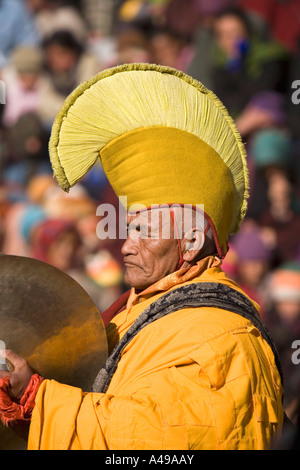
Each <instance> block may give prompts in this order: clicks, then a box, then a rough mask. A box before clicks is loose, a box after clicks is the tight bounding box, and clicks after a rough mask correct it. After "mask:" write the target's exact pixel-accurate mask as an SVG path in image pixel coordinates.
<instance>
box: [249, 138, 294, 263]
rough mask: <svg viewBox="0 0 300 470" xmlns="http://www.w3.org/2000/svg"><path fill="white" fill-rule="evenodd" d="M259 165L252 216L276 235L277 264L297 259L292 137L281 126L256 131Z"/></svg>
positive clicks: (253, 151) (253, 149) (254, 144)
mask: <svg viewBox="0 0 300 470" xmlns="http://www.w3.org/2000/svg"><path fill="white" fill-rule="evenodd" d="M250 155H251V158H253V161H254V164H255V166H256V175H255V179H254V187H253V189H252V193H251V197H250V205H249V217H250V216H253V215H254V217H255V218H256V220H257V221H258V222H259V224H260V225H261V226H262V227H264V228H266V229H268V230H269V234H271V233H272V234H273V241H274V246H275V251H274V256H275V259H276V261H277V263H281V262H284V261H288V260H292V259H295V258H296V256H297V250H298V245H299V233H300V204H299V199H298V195H297V192H296V187H295V186H294V184H293V174H292V173H293V170H292V169H293V154H292V146H291V139H290V136H289V135H288V134H286V133H285V132H283V131H280V130H279V129H268V130H264V131H260V132H258V133H256V135H255V137H254V138H253V140H252V145H251V147H250Z"/></svg>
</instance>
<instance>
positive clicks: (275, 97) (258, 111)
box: [236, 90, 287, 141]
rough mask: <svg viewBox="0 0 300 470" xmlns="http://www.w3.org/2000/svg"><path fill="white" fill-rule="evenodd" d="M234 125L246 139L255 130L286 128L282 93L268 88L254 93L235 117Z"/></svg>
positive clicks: (284, 103) (285, 113)
mask: <svg viewBox="0 0 300 470" xmlns="http://www.w3.org/2000/svg"><path fill="white" fill-rule="evenodd" d="M236 125H237V128H238V130H239V132H240V133H241V135H242V136H243V138H246V139H247V141H249V139H250V138H251V137H252V136H253V135H254V134H255V133H256V132H257V131H260V130H264V129H270V128H272V129H274V128H279V129H284V128H286V126H287V111H286V101H285V97H284V95H283V94H281V93H278V92H276V91H269V90H266V91H261V92H258V93H256V94H254V95H253V96H252V98H251V99H250V101H249V102H248V103H247V105H246V106H245V108H244V109H243V111H242V112H241V114H240V115H239V117H238V118H237V120H236Z"/></svg>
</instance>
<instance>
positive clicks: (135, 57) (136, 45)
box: [111, 25, 152, 65]
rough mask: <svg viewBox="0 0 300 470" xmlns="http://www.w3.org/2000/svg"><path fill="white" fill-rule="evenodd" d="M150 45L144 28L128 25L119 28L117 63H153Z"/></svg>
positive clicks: (117, 35)
mask: <svg viewBox="0 0 300 470" xmlns="http://www.w3.org/2000/svg"><path fill="white" fill-rule="evenodd" d="M151 61H152V57H151V54H150V44H149V41H148V38H147V35H146V34H145V32H144V31H143V30H142V28H140V27H138V26H135V25H127V26H124V25H123V26H122V27H120V28H119V31H118V33H116V57H115V63H114V64H111V65H117V64H126V63H134V62H151Z"/></svg>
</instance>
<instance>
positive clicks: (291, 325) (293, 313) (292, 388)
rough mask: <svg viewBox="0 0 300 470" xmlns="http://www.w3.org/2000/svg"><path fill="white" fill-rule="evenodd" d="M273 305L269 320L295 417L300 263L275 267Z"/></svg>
mask: <svg viewBox="0 0 300 470" xmlns="http://www.w3.org/2000/svg"><path fill="white" fill-rule="evenodd" d="M270 286H271V288H270V298H271V306H270V308H269V309H268V311H267V312H266V315H265V322H266V324H267V326H268V328H269V331H270V333H271V335H272V337H273V339H274V341H275V344H276V346H277V349H278V352H279V355H280V358H281V364H282V370H283V376H284V383H285V387H284V388H285V394H284V400H285V401H284V405H285V408H286V411H287V413H288V416H289V417H290V418H291V419H293V417H294V413H295V411H296V410H297V407H299V384H300V369H299V364H297V363H295V361H294V362H293V360H292V354H293V352H294V349H293V347H292V343H293V342H294V341H295V340H299V339H300V263H299V262H290V263H284V264H282V265H280V266H279V267H278V269H277V270H276V271H274V273H273V275H272V278H271V284H270Z"/></svg>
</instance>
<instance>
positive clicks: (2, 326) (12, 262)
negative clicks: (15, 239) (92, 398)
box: [0, 254, 107, 449]
mask: <svg viewBox="0 0 300 470" xmlns="http://www.w3.org/2000/svg"><path fill="white" fill-rule="evenodd" d="M0 292H1V304H0V340H2V341H4V343H5V346H6V349H12V350H13V351H14V352H16V353H17V354H18V355H19V356H21V357H24V358H26V359H27V361H28V363H29V364H30V366H31V367H32V369H34V370H35V371H36V372H38V373H39V374H40V375H42V376H43V377H44V378H48V379H54V380H56V381H58V382H61V383H64V384H67V385H72V386H75V387H80V388H82V389H83V390H84V391H90V390H91V387H92V384H93V382H94V379H95V377H96V375H97V373H98V372H99V370H100V368H101V367H102V366H103V364H104V362H105V360H106V359H107V339H106V332H105V327H104V324H103V321H102V318H101V315H100V313H99V311H98V309H97V308H96V306H95V304H94V303H93V301H92V300H91V298H90V297H89V295H88V294H87V293H86V292H85V290H84V289H83V288H82V287H81V286H80V285H79V284H78V283H77V282H76V281H75V280H74V279H73V278H71V277H70V276H69V275H67V274H65V273H64V272H62V271H60V270H58V269H57V268H55V267H53V266H50V265H48V264H46V263H44V262H42V261H38V260H35V259H32V258H26V257H22V256H14V255H5V254H1V256H0ZM8 435H9V436H10V433H9V430H7V429H6V428H4V426H2V425H1V428H0V449H3V447H2V446H3V445H4V446H7V445H12V444H9V443H5V440H6V437H8ZM8 440H9V441H11V438H9V439H8ZM16 440H17V438H16ZM5 448H7V447H5Z"/></svg>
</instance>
